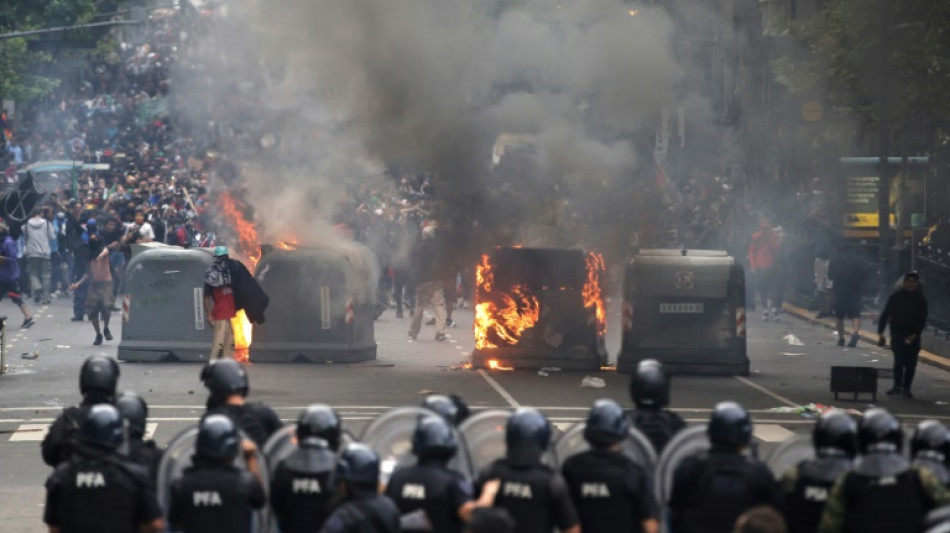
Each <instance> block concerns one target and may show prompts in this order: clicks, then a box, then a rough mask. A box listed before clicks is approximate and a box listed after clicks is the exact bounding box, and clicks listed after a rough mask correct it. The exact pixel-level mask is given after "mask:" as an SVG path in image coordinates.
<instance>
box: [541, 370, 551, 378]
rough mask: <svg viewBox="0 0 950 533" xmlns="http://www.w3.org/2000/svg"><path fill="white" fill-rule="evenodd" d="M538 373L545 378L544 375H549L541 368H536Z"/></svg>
mask: <svg viewBox="0 0 950 533" xmlns="http://www.w3.org/2000/svg"><path fill="white" fill-rule="evenodd" d="M538 375H539V376H541V377H543V378H546V377H548V376H550V375H551V374H548V373H547V372H545V371H544V370H543V369H542V370H538Z"/></svg>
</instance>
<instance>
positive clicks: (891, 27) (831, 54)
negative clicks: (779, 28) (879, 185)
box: [773, 0, 950, 153]
mask: <svg viewBox="0 0 950 533" xmlns="http://www.w3.org/2000/svg"><path fill="white" fill-rule="evenodd" d="M792 35H793V37H795V38H798V39H799V40H800V41H801V42H802V43H803V44H804V45H805V46H806V47H807V49H808V51H809V52H810V54H808V55H804V56H800V57H793V56H786V57H782V58H779V59H778V60H776V61H775V62H774V63H773V67H774V70H775V73H776V75H777V77H778V80H779V81H780V82H781V83H783V84H784V85H786V86H787V87H788V88H789V90H790V91H791V92H792V93H793V94H796V93H797V94H815V93H821V94H824V95H825V96H826V98H827V100H828V101H829V102H830V103H831V104H832V105H833V108H834V109H835V114H836V115H837V116H836V118H838V119H839V120H838V121H837V123H836V124H835V123H834V121H831V122H829V125H828V126H827V128H826V131H825V132H824V135H823V137H824V138H825V139H828V140H839V141H842V140H843V141H848V140H850V141H857V142H858V143H859V144H861V145H863V146H864V147H865V148H866V149H868V151H869V152H871V153H873V152H874V149H873V148H871V147H873V144H874V143H873V139H874V138H875V137H876V135H877V131H878V127H879V125H880V120H881V117H882V115H881V110H882V109H883V110H884V112H885V113H886V118H887V120H888V122H889V124H890V125H891V132H892V135H891V137H892V139H891V144H892V146H893V147H894V148H895V149H897V150H900V151H902V152H901V153H907V152H908V151H909V152H928V151H930V150H931V149H932V147H933V143H934V142H935V134H936V132H937V130H938V128H939V127H940V126H941V124H944V123H950V98H947V97H946V87H948V86H950V2H945V1H934V0H902V1H901V2H894V1H892V0H826V1H825V2H824V6H823V7H822V9H821V10H820V11H818V12H817V14H816V15H814V16H813V17H811V18H809V19H806V20H803V21H799V22H796V23H794V24H793V25H792ZM841 124H847V125H848V127H846V128H844V129H842V128H841V127H840V126H841ZM848 136H850V137H851V139H843V138H842V137H848Z"/></svg>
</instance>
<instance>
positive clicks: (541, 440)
mask: <svg viewBox="0 0 950 533" xmlns="http://www.w3.org/2000/svg"><path fill="white" fill-rule="evenodd" d="M550 443H551V424H550V422H548V419H547V418H545V417H544V415H542V414H541V413H540V412H539V411H538V410H537V409H535V408H533V407H521V408H518V409H517V410H515V412H514V413H513V414H512V415H511V418H509V419H508V423H507V425H506V426H505V444H506V445H507V450H506V452H505V457H504V458H502V459H499V460H497V461H495V462H494V463H492V464H491V465H490V466H489V467H488V468H486V469H485V471H484V472H482V473H481V475H480V476H479V481H478V483H477V486H478V487H479V488H480V489H481V490H480V491H479V493H480V494H482V498H483V499H494V502H495V503H494V505H495V507H500V508H503V509H505V510H506V511H508V513H510V514H511V517H512V518H513V519H514V520H515V523H516V524H517V531H518V532H519V533H550V531H551V530H552V529H554V528H555V527H557V528H558V529H559V530H561V531H562V532H563V533H579V532H580V523H579V520H578V517H577V511H576V510H575V508H574V503H573V502H571V496H570V493H569V491H568V488H567V483H566V482H565V481H564V478H563V477H561V476H560V475H559V474H558V473H557V472H555V471H554V470H552V469H551V468H550V467H548V466H547V465H544V464H543V463H542V462H541V456H542V454H543V453H544V451H545V450H547V448H548V446H549V445H550ZM492 480H498V482H499V483H498V484H497V485H496V484H492V483H489V482H490V481H492ZM485 490H497V491H498V492H497V494H495V495H494V498H491V497H490V496H491V495H488V496H486V495H485V494H484V491H485Z"/></svg>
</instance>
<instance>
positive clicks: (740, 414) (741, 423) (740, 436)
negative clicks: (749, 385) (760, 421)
mask: <svg viewBox="0 0 950 533" xmlns="http://www.w3.org/2000/svg"><path fill="white" fill-rule="evenodd" d="M706 433H707V434H708V435H709V440H710V442H712V443H713V444H721V445H725V446H735V447H741V446H748V445H749V442H751V441H752V418H751V417H750V416H749V412H748V411H746V410H745V407H742V406H741V405H739V404H738V403H736V402H719V403H717V404H716V407H715V408H714V409H713V412H712V415H711V416H710V417H709V426H708V427H707V428H706Z"/></svg>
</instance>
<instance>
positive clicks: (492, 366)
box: [488, 359, 514, 370]
mask: <svg viewBox="0 0 950 533" xmlns="http://www.w3.org/2000/svg"><path fill="white" fill-rule="evenodd" d="M488 369H489V370H514V368H512V367H510V366H501V363H499V362H498V360H497V359H491V360H489V361H488Z"/></svg>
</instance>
